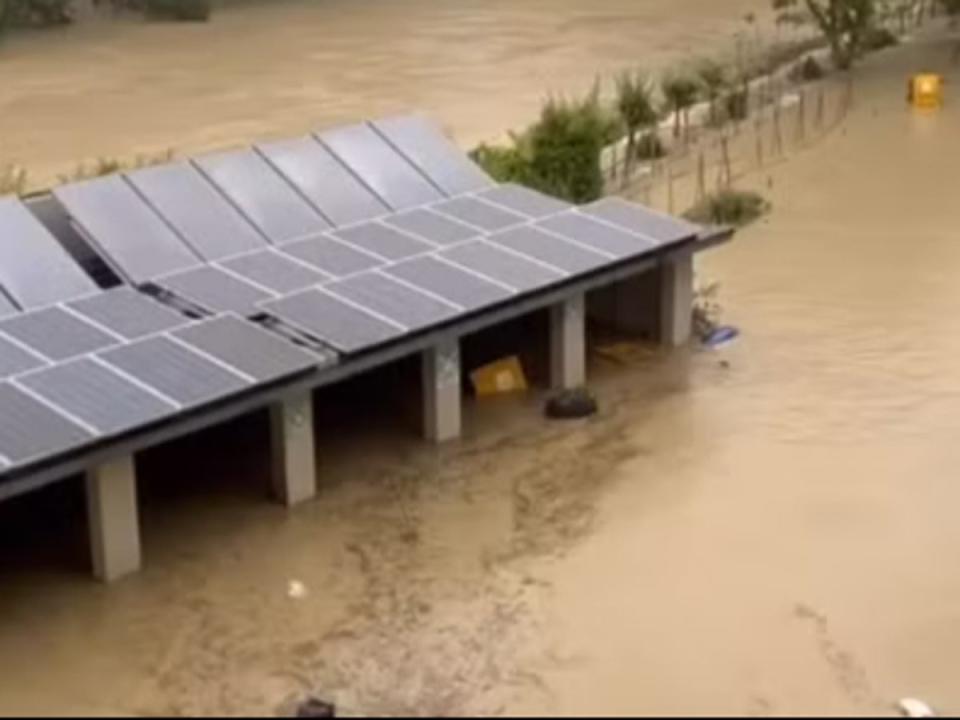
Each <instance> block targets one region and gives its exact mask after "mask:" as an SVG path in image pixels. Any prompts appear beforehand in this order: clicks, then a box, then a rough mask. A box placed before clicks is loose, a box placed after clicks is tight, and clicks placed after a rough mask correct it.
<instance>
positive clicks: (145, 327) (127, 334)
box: [70, 287, 190, 340]
mask: <svg viewBox="0 0 960 720" xmlns="http://www.w3.org/2000/svg"><path fill="white" fill-rule="evenodd" d="M70 308H71V309H72V310H75V311H76V312H78V313H80V314H81V315H83V316H84V317H85V318H88V319H89V320H92V321H94V322H95V323H97V324H98V325H101V326H103V327H106V328H108V329H109V330H110V331H112V332H115V333H116V334H117V335H120V336H122V337H123V338H125V339H127V340H138V339H139V338H142V337H145V336H146V335H152V334H154V333H158V332H163V331H164V330H170V329H171V328H175V327H179V326H180V325H185V324H186V323H188V322H190V321H189V319H188V318H186V317H185V316H183V315H181V314H180V313H178V312H177V311H175V310H173V309H171V308H169V307H167V306H166V305H161V304H160V303H159V302H157V301H156V300H153V299H151V298H150V297H148V296H146V295H144V294H143V293H140V292H137V291H136V290H133V289H132V288H129V287H119V288H114V289H113V290H107V291H105V292H102V293H99V294H97V295H91V296H90V297H87V298H83V299H82V300H75V301H74V302H72V303H70Z"/></svg>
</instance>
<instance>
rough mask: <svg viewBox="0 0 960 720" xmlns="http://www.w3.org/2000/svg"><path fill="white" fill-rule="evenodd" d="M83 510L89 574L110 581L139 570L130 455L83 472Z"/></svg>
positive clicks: (138, 525)
mask: <svg viewBox="0 0 960 720" xmlns="http://www.w3.org/2000/svg"><path fill="white" fill-rule="evenodd" d="M87 512H88V519H89V525H90V551H91V555H92V559H93V574H94V576H95V577H96V578H97V579H98V580H101V581H103V582H113V581H114V580H119V579H120V578H122V577H123V576H125V575H129V574H130V573H134V572H137V571H138V570H139V569H140V563H141V556H140V520H139V515H138V512H137V476H136V469H135V467H134V460H133V456H132V455H127V456H125V457H121V458H117V459H115V460H110V461H108V462H105V463H103V464H102V465H100V466H98V467H96V468H93V469H92V470H90V471H89V472H88V473H87Z"/></svg>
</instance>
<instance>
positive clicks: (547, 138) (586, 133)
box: [527, 93, 619, 203]
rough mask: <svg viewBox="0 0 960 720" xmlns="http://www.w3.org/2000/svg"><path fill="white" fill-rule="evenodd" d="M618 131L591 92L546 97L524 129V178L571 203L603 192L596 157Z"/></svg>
mask: <svg viewBox="0 0 960 720" xmlns="http://www.w3.org/2000/svg"><path fill="white" fill-rule="evenodd" d="M618 135H619V129H618V127H617V123H615V122H613V121H612V120H611V118H610V115H609V114H608V113H607V112H605V111H604V110H603V109H602V108H601V107H600V104H599V102H598V99H597V94H596V93H592V94H591V95H590V96H588V97H587V98H586V99H584V100H577V101H571V100H561V99H556V98H554V99H551V100H549V101H547V103H546V104H545V105H544V106H543V110H542V111H541V113H540V120H539V121H538V122H537V123H536V124H535V125H534V126H533V127H531V128H530V130H529V131H528V133H527V138H528V140H529V143H530V178H529V181H530V183H531V184H532V185H533V187H535V188H536V189H538V190H541V191H543V192H545V193H548V194H550V195H553V196H555V197H559V198H563V199H564V200H569V201H570V202H574V203H583V202H590V201H592V200H596V199H597V198H599V197H600V196H601V195H602V194H603V183H604V177H603V171H602V169H601V167H600V155H601V153H602V152H603V148H604V147H605V146H606V145H607V144H608V143H609V142H611V141H612V140H614V139H616V138H617V137H618Z"/></svg>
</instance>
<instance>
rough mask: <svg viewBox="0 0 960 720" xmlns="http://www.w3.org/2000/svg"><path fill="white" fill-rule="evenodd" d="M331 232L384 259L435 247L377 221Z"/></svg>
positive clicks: (402, 256)
mask: <svg viewBox="0 0 960 720" xmlns="http://www.w3.org/2000/svg"><path fill="white" fill-rule="evenodd" d="M331 234H332V235H334V236H336V237H338V238H340V239H341V240H344V241H346V242H348V243H350V244H351V245H353V246H354V247H358V248H360V249H361V250H366V251H367V252H370V253H373V254H375V255H378V256H380V257H382V258H384V259H386V260H402V259H404V258H408V257H410V256H412V255H420V254H422V253H425V252H429V251H430V250H433V249H434V247H435V246H434V245H431V244H429V243H426V242H424V241H422V240H417V239H416V238H413V237H410V236H409V235H406V234H404V233H402V232H400V231H399V230H396V229H394V228H391V227H388V226H386V225H384V224H382V223H379V222H370V223H363V224H362V225H353V226H352V227H348V228H343V229H342V230H334V231H333V232H332V233H331Z"/></svg>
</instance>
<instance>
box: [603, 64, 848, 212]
mask: <svg viewBox="0 0 960 720" xmlns="http://www.w3.org/2000/svg"><path fill="white" fill-rule="evenodd" d="M854 100H855V86H854V81H853V79H852V76H850V75H847V74H845V75H843V76H840V75H838V76H833V77H828V78H826V79H823V80H820V81H817V82H814V83H805V84H799V85H797V84H791V83H789V82H787V81H786V80H785V79H784V80H777V79H770V80H769V81H768V82H765V83H763V84H761V85H759V86H758V87H757V88H751V90H750V91H749V99H748V101H747V109H748V111H747V113H746V117H744V118H743V119H741V120H730V121H728V122H724V123H722V124H721V123H710V122H709V121H707V122H704V123H701V124H697V125H696V126H694V127H689V128H688V129H686V130H684V131H681V133H680V136H679V137H674V136H673V132H672V131H671V130H667V129H665V128H661V129H660V131H659V133H658V137H659V139H660V140H661V143H662V144H663V146H664V147H665V150H666V154H665V155H664V156H663V157H661V158H657V159H652V160H650V159H647V160H643V159H633V160H631V159H630V158H628V157H627V153H626V145H625V144H623V143H621V144H619V145H617V146H612V147H610V148H608V151H607V153H606V155H605V162H604V173H605V175H606V178H607V190H608V192H610V193H613V194H619V195H625V196H628V197H631V198H633V199H636V200H638V201H640V202H642V203H644V204H646V205H648V206H650V207H655V208H659V209H661V210H664V211H666V212H669V213H671V214H681V213H683V212H685V211H687V210H689V209H690V208H692V207H694V206H695V205H697V204H699V203H700V202H702V201H703V200H704V199H706V198H707V197H708V196H710V195H713V194H715V193H718V192H721V191H723V190H727V189H736V188H737V186H738V184H740V183H741V182H742V181H743V180H744V178H746V177H747V176H750V175H753V174H755V173H757V172H758V171H762V170H763V169H765V168H769V167H772V166H774V165H776V164H778V163H780V162H783V161H784V160H785V159H786V158H788V157H789V156H791V155H792V154H794V153H796V152H798V151H801V150H803V149H804V148H807V147H811V146H813V145H815V144H817V143H819V142H821V141H822V140H823V139H825V138H826V137H828V136H829V135H831V134H832V133H833V132H834V131H835V130H836V129H837V128H839V127H840V126H842V125H843V123H844V121H845V120H846V118H847V116H848V115H849V113H850V111H851V110H852V108H853V106H854ZM712 114H713V113H712V111H709V110H708V112H707V113H706V116H707V117H709V115H712Z"/></svg>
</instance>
